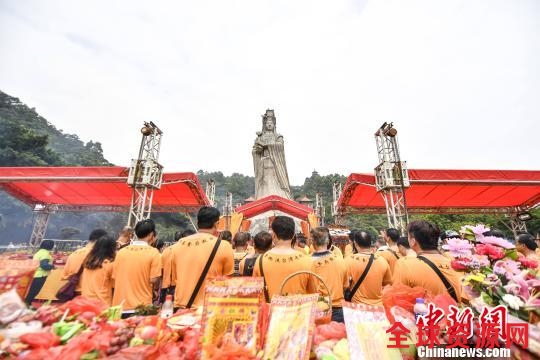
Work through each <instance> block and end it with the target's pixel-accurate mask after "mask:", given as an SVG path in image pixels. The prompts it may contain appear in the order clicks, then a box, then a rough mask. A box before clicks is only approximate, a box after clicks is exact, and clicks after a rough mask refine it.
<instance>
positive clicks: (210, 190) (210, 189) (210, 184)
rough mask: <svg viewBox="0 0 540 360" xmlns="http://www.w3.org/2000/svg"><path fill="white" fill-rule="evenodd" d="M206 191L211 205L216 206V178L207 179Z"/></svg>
mask: <svg viewBox="0 0 540 360" xmlns="http://www.w3.org/2000/svg"><path fill="white" fill-rule="evenodd" d="M205 192H206V197H207V198H208V201H209V202H210V206H214V204H215V203H216V182H215V181H214V179H208V180H206V189H205Z"/></svg>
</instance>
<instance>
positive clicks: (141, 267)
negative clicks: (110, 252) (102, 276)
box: [112, 241, 162, 310]
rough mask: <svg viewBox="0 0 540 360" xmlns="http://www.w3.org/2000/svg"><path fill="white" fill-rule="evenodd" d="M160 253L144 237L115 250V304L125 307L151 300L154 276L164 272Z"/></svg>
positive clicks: (146, 302)
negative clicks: (142, 239)
mask: <svg viewBox="0 0 540 360" xmlns="http://www.w3.org/2000/svg"><path fill="white" fill-rule="evenodd" d="M161 268H162V266H161V254H160V253H159V251H158V250H157V249H156V248H154V247H152V246H150V245H148V244H146V243H145V242H143V241H134V242H133V243H132V244H131V245H129V246H126V247H125V248H122V249H121V250H120V251H118V253H117V254H116V259H115V260H114V268H113V278H114V295H113V302H112V303H113V305H119V304H120V303H121V302H122V301H124V304H123V308H124V310H133V309H135V308H136V307H137V306H138V305H151V304H152V283H151V280H152V279H155V278H159V277H160V276H161Z"/></svg>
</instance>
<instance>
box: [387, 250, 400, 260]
mask: <svg viewBox="0 0 540 360" xmlns="http://www.w3.org/2000/svg"><path fill="white" fill-rule="evenodd" d="M386 250H388V251H390V252H391V253H392V254H394V256H395V257H396V259H398V260H399V255H398V254H397V253H396V252H395V251H394V250H392V249H390V248H388V249H386Z"/></svg>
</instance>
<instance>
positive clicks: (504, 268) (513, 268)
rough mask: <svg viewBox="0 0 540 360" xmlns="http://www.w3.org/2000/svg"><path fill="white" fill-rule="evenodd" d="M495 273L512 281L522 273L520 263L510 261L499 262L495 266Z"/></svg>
mask: <svg viewBox="0 0 540 360" xmlns="http://www.w3.org/2000/svg"><path fill="white" fill-rule="evenodd" d="M486 246H487V245H486ZM493 273H495V274H497V275H503V276H504V277H506V278H507V279H508V280H510V279H512V277H513V276H516V275H519V274H520V273H521V269H520V268H519V262H517V261H514V260H510V259H507V260H499V261H497V262H496V263H495V264H494V265H493Z"/></svg>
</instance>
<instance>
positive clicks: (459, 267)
mask: <svg viewBox="0 0 540 360" xmlns="http://www.w3.org/2000/svg"><path fill="white" fill-rule="evenodd" d="M450 265H451V266H452V269H454V270H456V271H464V270H468V267H467V266H466V265H465V264H464V263H463V261H462V260H461V259H454V260H452V261H451V262H450Z"/></svg>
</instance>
